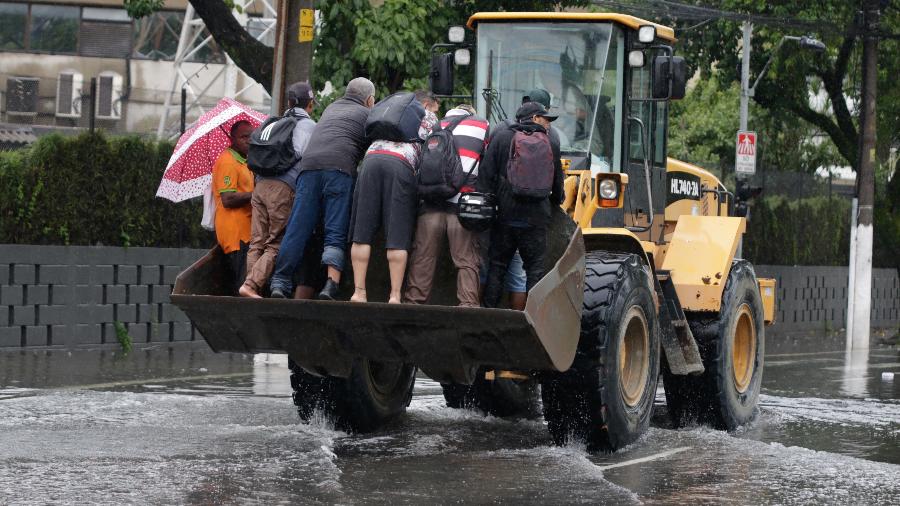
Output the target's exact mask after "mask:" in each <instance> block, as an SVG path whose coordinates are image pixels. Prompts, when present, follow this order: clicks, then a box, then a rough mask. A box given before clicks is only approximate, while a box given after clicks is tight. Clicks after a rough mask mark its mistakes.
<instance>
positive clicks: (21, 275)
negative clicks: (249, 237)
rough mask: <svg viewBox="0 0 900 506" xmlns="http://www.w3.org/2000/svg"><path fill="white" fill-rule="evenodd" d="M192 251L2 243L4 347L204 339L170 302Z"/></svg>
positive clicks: (195, 254) (0, 325) (0, 331)
mask: <svg viewBox="0 0 900 506" xmlns="http://www.w3.org/2000/svg"><path fill="white" fill-rule="evenodd" d="M203 253H204V251H203V250H195V249H170V248H115V247H91V246H68V247H67V246H26V245H0V347H32V346H62V347H72V346H78V345H98V344H114V345H116V346H118V340H117V339H116V330H115V324H114V322H121V323H122V324H123V325H125V326H126V328H127V330H128V333H129V335H131V337H132V339H133V341H134V342H138V343H145V342H168V341H191V340H197V339H202V338H201V337H200V336H199V335H198V334H197V332H195V331H194V329H193V327H192V325H191V324H190V322H189V321H188V319H187V317H186V316H185V315H184V313H182V312H181V311H179V310H178V309H177V308H176V307H175V306H173V305H171V304H170V303H169V294H170V293H171V292H172V284H173V283H174V282H175V277H176V276H177V275H178V273H179V272H181V270H182V269H183V268H184V267H186V266H188V265H190V264H191V263H193V262H194V260H196V259H197V258H199V257H200V256H201V255H202V254H203Z"/></svg>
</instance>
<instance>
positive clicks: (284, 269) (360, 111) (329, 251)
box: [271, 77, 375, 300]
mask: <svg viewBox="0 0 900 506" xmlns="http://www.w3.org/2000/svg"><path fill="white" fill-rule="evenodd" d="M373 105H375V85H374V84H372V81H369V80H368V79H366V78H364V77H357V78H355V79H353V80H351V81H350V82H349V83H347V89H346V91H345V92H344V96H343V97H341V98H339V99H337V100H335V101H334V102H332V103H331V105H329V106H328V107H327V108H326V109H325V112H324V113H322V117H321V118H319V123H318V125H316V128H315V130H313V133H312V137H311V138H310V140H309V148H307V150H306V152H304V153H303V159H302V160H301V161H300V176H298V178H297V194H296V196H295V198H294V207H293V208H292V209H291V217H290V219H289V220H288V224H287V229H286V231H285V233H284V240H283V241H282V243H281V249H280V250H279V252H278V258H277V259H276V261H275V272H274V274H273V275H272V283H271V287H272V297H274V298H285V297H287V296H288V294H290V293H291V287H292V285H293V277H294V274H295V271H296V270H297V267H298V266H299V265H300V263H301V261H303V255H304V254H305V251H306V246H307V243H308V242H309V240H310V238H311V237H312V235H313V232H314V231H315V228H316V226H317V224H318V223H319V222H320V221H321V222H322V223H323V225H324V236H325V237H324V242H325V246H324V251H323V252H322V256H321V263H322V265H325V266H326V267H327V269H328V279H327V280H326V282H325V287H324V288H323V289H322V291H321V292H319V295H318V298H319V299H324V300H334V298H335V297H336V296H337V292H338V284H339V283H340V281H341V272H342V271H343V270H344V261H345V256H346V255H345V251H346V249H347V229H348V227H349V225H350V203H351V200H352V197H353V183H354V181H355V179H356V166H357V165H359V162H360V160H361V159H362V157H363V154H364V153H365V151H366V148H367V147H368V146H369V141H368V139H367V138H366V119H367V118H368V117H369V109H371V108H372V106H373Z"/></svg>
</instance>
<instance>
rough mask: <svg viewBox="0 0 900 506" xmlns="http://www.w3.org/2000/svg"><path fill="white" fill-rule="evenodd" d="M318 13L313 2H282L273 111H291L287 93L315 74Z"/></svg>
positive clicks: (276, 39) (309, 0) (274, 77)
mask: <svg viewBox="0 0 900 506" xmlns="http://www.w3.org/2000/svg"><path fill="white" fill-rule="evenodd" d="M314 12H315V11H314V10H313V1H312V0H280V1H279V2H278V21H277V23H276V26H275V60H274V67H275V68H274V69H273V73H272V111H271V113H272V114H273V115H275V114H277V115H280V114H281V113H282V112H284V110H285V109H286V108H287V103H286V97H285V92H286V91H287V87H288V86H290V85H291V84H293V83H295V82H297V81H309V79H310V76H311V75H312V54H313V25H314V19H315V17H314Z"/></svg>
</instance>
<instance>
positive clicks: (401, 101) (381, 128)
mask: <svg viewBox="0 0 900 506" xmlns="http://www.w3.org/2000/svg"><path fill="white" fill-rule="evenodd" d="M424 116H425V107H424V106H422V104H421V103H419V101H418V100H416V94H415V93H410V92H408V91H403V92H398V93H394V94H393V95H390V96H388V97H386V98H384V99H382V100H381V101H380V102H378V103H377V104H375V106H374V107H372V110H371V111H369V117H368V118H367V119H366V137H367V138H368V139H369V140H370V141H376V140H384V141H396V142H420V141H421V140H422V139H419V126H420V125H421V124H422V118H423V117H424Z"/></svg>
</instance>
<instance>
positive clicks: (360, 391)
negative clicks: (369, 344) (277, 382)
mask: <svg viewBox="0 0 900 506" xmlns="http://www.w3.org/2000/svg"><path fill="white" fill-rule="evenodd" d="M288 366H289V367H290V369H291V387H292V389H293V391H294V392H293V396H292V397H293V400H294V405H296V406H297V412H298V414H299V415H300V418H301V419H302V420H304V421H309V420H310V419H311V418H313V416H315V413H316V412H319V413H321V414H322V415H324V416H325V417H326V418H327V419H328V420H330V421H331V422H333V423H334V425H335V427H337V428H339V429H342V430H346V431H348V432H371V431H373V430H376V429H378V428H379V427H381V426H382V425H384V424H385V423H386V422H388V421H389V420H391V419H392V418H394V417H396V416H398V415H400V414H402V413H404V412H405V411H406V407H407V406H409V403H410V401H411V400H412V391H413V385H414V383H415V376H416V368H415V367H413V366H411V365H408V364H402V363H388V362H375V361H370V360H366V359H358V360H356V361H355V362H354V363H353V370H352V371H351V373H350V376H349V377H347V378H337V377H332V376H316V375H314V374H310V373H308V372H306V371H305V370H303V368H302V367H300V366H298V365H297V364H295V363H294V361H293V360H288Z"/></svg>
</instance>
